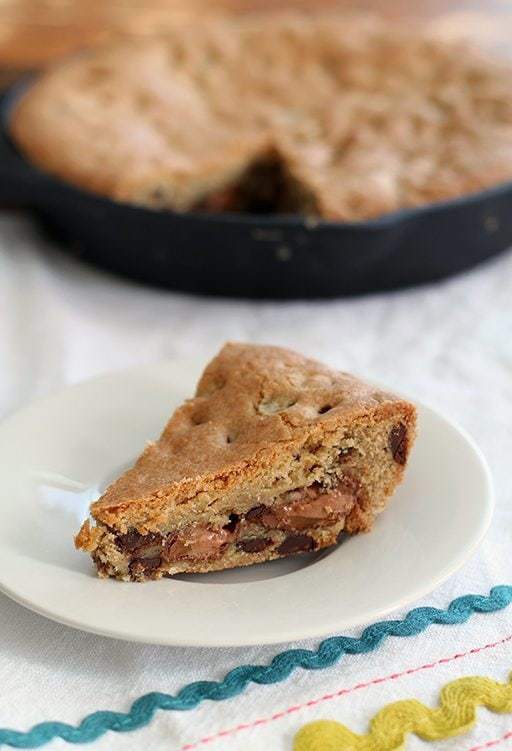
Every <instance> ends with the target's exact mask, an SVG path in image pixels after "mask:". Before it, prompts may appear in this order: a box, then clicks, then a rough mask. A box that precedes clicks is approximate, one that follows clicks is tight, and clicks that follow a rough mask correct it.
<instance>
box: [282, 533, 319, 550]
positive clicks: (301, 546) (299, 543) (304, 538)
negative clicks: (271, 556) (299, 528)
mask: <svg viewBox="0 0 512 751" xmlns="http://www.w3.org/2000/svg"><path fill="white" fill-rule="evenodd" d="M315 547H316V543H315V541H314V540H313V538H312V537H310V536H309V535H288V537H286V538H285V539H284V540H283V542H282V543H281V544H280V546H279V547H278V548H277V552H278V553H280V555H291V553H307V552H309V551H311V550H314V549H315Z"/></svg>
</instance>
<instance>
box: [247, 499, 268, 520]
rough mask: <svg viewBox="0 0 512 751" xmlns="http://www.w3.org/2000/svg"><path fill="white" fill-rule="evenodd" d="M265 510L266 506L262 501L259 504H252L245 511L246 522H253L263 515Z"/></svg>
mask: <svg viewBox="0 0 512 751" xmlns="http://www.w3.org/2000/svg"><path fill="white" fill-rule="evenodd" d="M266 510H267V507H266V506H265V504H264V503H261V504H260V505H259V506H253V508H251V509H249V511H248V512H247V513H246V515H245V518H246V520H247V521H248V522H253V521H255V520H256V519H259V518H260V516H263V514H264V513H265V511H266Z"/></svg>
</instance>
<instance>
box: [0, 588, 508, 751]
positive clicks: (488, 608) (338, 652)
mask: <svg viewBox="0 0 512 751" xmlns="http://www.w3.org/2000/svg"><path fill="white" fill-rule="evenodd" d="M511 602H512V586H509V585H501V586H497V587H493V588H492V589H491V591H490V594H489V596H483V595H464V596H463V597H459V598H457V599H456V600H453V601H452V602H451V603H450V604H449V606H448V608H447V609H446V610H440V609H438V608H428V607H424V608H415V609H414V610H411V611H410V612H409V613H408V614H407V615H406V616H405V618H403V619H402V620H397V621H391V620H390V621H382V622H380V623H374V624H372V625H371V626H368V627H367V628H365V629H364V631H363V633H362V635H361V636H360V637H359V638H353V637H350V636H334V637H331V638H329V639H325V640H324V641H322V642H321V643H320V645H319V647H318V649H317V650H316V651H313V650H308V649H291V650H287V651H286V652H280V653H279V654H277V655H276V656H275V657H274V658H273V659H272V661H271V662H270V664H269V665H240V666H239V667H237V668H234V669H233V670H231V671H230V672H229V673H227V674H226V676H225V677H224V678H223V680H221V681H197V682H196V683H189V684H188V685H187V686H184V687H183V688H182V689H181V690H180V691H179V692H178V693H177V694H176V695H175V696H172V695H171V694H164V693H158V692H152V693H150V694H145V695H144V696H141V697H140V698H139V699H137V700H136V701H134V702H133V704H132V705H131V707H130V709H129V710H128V712H126V713H125V712H110V711H98V712H93V713H92V714H90V715H87V717H85V718H84V719H83V720H82V722H81V723H80V724H79V725H77V726H73V725H68V724H67V723H63V722H52V721H50V722H42V723H39V724H38V725H34V727H32V728H31V729H30V730H28V731H26V732H23V731H19V730H10V729H9V728H0V745H6V746H10V747H11V748H39V747H40V746H43V745H45V744H46V743H49V742H50V741H51V740H53V739H55V738H61V739H62V740H64V741H67V742H68V743H90V742H91V741H94V740H97V739H98V738H100V737H101V736H102V735H104V734H105V733H106V732H107V731H109V730H111V731H113V732H116V733H127V732H130V731H132V730H137V729H138V728H141V727H144V726H145V725H147V724H148V723H150V722H151V720H152V719H153V716H154V714H155V712H156V711H157V710H160V709H161V710H167V711H169V710H172V711H184V710H189V709H194V708H195V707H197V706H198V705H199V704H201V703H202V702H203V701H205V700H207V699H209V700H210V701H224V700H225V699H230V698H232V697H234V696H238V695H239V694H241V693H242V692H243V691H245V689H246V688H247V686H248V685H249V684H250V683H257V684H259V685H265V684H270V683H279V682H280V681H284V680H285V679H286V678H288V677H289V676H290V675H291V673H293V671H294V670H296V669H297V668H303V669H304V670H323V669H324V668H328V667H330V666H331V665H334V664H335V663H336V662H338V661H339V660H340V658H341V657H342V656H343V655H351V654H363V653H365V652H371V651H373V650H374V649H376V648H377V647H378V646H379V644H380V643H381V642H382V641H383V640H385V639H386V638H387V637H388V636H397V637H405V636H414V635H416V634H419V633H421V632H422V631H425V629H426V628H428V627H429V626H430V625H432V624H442V625H454V624H459V623H465V622H466V621H467V620H468V619H469V618H470V617H471V616H472V615H473V614H474V613H493V612H495V611H497V610H502V609H503V608H505V607H507V606H508V605H509V604H510V603H511Z"/></svg>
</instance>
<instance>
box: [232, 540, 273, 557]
mask: <svg viewBox="0 0 512 751" xmlns="http://www.w3.org/2000/svg"><path fill="white" fill-rule="evenodd" d="M271 544H272V540H271V539H270V538H269V537H248V538H247V539H246V540H239V541H238V542H237V544H236V546H237V548H238V549H239V550H243V552H244V553H261V551H262V550H265V548H268V546H269V545H271Z"/></svg>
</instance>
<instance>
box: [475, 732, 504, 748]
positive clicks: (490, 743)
mask: <svg viewBox="0 0 512 751" xmlns="http://www.w3.org/2000/svg"><path fill="white" fill-rule="evenodd" d="M511 738H512V731H510V730H509V732H508V733H505V735H502V736H501V738H496V739H495V740H494V741H487V743H482V745H481V746H472V747H471V748H470V749H469V751H484V749H486V748H493V747H494V746H499V744H500V743H504V742H505V741H509V740H510V739H511Z"/></svg>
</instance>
